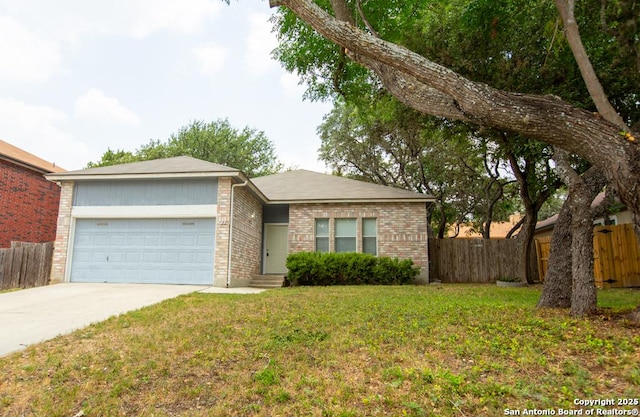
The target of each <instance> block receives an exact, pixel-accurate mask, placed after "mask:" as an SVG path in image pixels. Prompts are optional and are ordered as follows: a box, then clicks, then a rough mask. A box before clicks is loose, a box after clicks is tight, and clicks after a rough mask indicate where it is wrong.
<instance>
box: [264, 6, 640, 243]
mask: <svg viewBox="0 0 640 417" xmlns="http://www.w3.org/2000/svg"><path fill="white" fill-rule="evenodd" d="M339 1H342V0H339ZM269 4H270V5H271V6H272V7H274V6H286V7H288V8H290V9H291V10H292V11H293V12H294V13H295V14H296V15H297V16H298V17H300V18H301V19H302V20H304V21H305V22H307V23H308V24H309V25H311V26H312V27H313V28H314V29H315V30H317V31H318V33H320V34H321V35H322V36H324V37H326V38H327V39H329V40H331V41H332V42H335V43H336V44H338V45H340V46H342V47H344V48H345V50H346V51H347V53H348V55H349V57H350V58H351V59H353V60H355V61H356V62H358V63H360V64H362V65H364V66H366V67H367V68H369V69H371V70H372V71H374V72H375V73H376V74H377V75H378V76H379V77H380V79H381V81H382V82H383V84H384V86H385V88H386V89H387V90H388V91H389V92H390V93H391V94H392V95H394V96H395V97H396V98H397V99H398V100H400V101H402V102H403V103H405V104H407V105H408V106H409V107H412V108H414V109H416V110H418V111H421V112H423V113H426V114H431V115H434V116H440V117H446V118H450V119H455V120H462V121H467V122H472V123H476V124H478V125H482V126H486V127H491V128H495V129H498V130H501V131H512V132H516V133H519V134H520V135H522V136H525V137H529V138H532V139H537V140H540V141H542V142H545V143H547V144H549V145H553V146H557V147H559V148H561V149H564V150H566V151H568V152H571V153H575V154H577V155H580V156H581V157H583V158H584V159H586V160H587V161H589V162H590V163H591V164H593V165H595V166H597V167H599V168H600V169H601V171H602V172H603V173H604V175H605V176H606V177H607V180H608V182H609V184H611V185H612V186H613V187H615V189H616V191H617V193H618V197H619V198H620V200H621V201H622V202H623V203H624V204H626V206H627V207H628V208H629V210H630V211H631V212H632V213H633V214H634V219H633V222H634V226H635V230H636V234H637V236H638V238H639V239H640V186H639V185H638V183H639V179H640V146H639V145H638V144H639V143H640V142H639V141H638V140H636V137H638V136H640V134H637V133H635V132H627V131H625V130H623V129H621V127H620V126H617V125H616V124H615V123H612V122H609V121H607V120H605V119H603V118H602V117H600V116H599V115H594V114H593V113H592V112H589V111H587V110H584V109H580V108H577V107H574V106H572V105H570V104H569V103H567V102H565V101H563V100H561V99H558V98H557V97H551V96H539V95H528V94H517V93H509V92H505V91H500V90H496V89H494V88H491V87H489V86H488V85H486V84H482V83H476V82H473V81H471V80H468V79H466V78H464V77H462V76H461V75H459V74H457V73H455V72H453V71H451V70H450V69H448V68H445V67H443V66H441V65H438V64H436V63H434V62H432V61H429V60H428V59H426V58H425V57H423V56H421V55H419V54H416V53H414V52H412V51H410V50H408V49H407V48H404V47H402V46H399V45H396V44H393V43H391V42H387V41H384V40H382V39H379V38H376V37H375V36H372V35H370V34H368V33H366V32H364V31H362V30H359V29H358V28H356V27H355V26H354V25H352V24H350V23H347V22H344V21H340V20H338V19H336V18H334V17H332V16H331V15H329V14H328V13H326V12H325V11H323V10H322V9H321V8H320V7H318V6H317V5H316V4H315V2H314V1H313V0H270V2H269Z"/></svg>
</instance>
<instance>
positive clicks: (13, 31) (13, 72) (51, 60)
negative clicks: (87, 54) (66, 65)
mask: <svg viewBox="0 0 640 417" xmlns="http://www.w3.org/2000/svg"><path fill="white" fill-rule="evenodd" d="M0 56H1V57H2V59H0V80H8V81H22V82H38V83H41V82H45V81H47V80H48V79H49V77H50V76H51V75H52V74H53V73H54V72H56V71H57V70H58V69H59V68H60V65H61V62H62V57H61V55H60V48H59V47H58V45H57V44H56V43H55V42H52V41H50V40H48V39H45V38H43V37H42V36H40V35H39V34H37V33H36V32H33V31H30V30H29V29H27V28H26V27H25V26H23V25H22V24H20V23H19V22H18V21H16V20H15V19H13V18H11V17H7V16H0Z"/></svg>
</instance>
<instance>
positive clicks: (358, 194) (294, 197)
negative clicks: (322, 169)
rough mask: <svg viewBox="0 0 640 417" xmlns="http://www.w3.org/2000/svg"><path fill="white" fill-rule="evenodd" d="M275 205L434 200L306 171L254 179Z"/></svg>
mask: <svg viewBox="0 0 640 417" xmlns="http://www.w3.org/2000/svg"><path fill="white" fill-rule="evenodd" d="M251 182H253V184H254V185H255V186H256V187H257V188H258V189H259V190H260V191H261V192H262V193H263V194H264V195H265V196H266V197H267V199H269V201H270V202H272V203H293V202H326V201H331V202H340V201H344V202H347V201H361V202H363V201H399V200H400V201H416V202H421V201H424V202H428V201H433V197H431V196H429V195H426V194H418V193H415V192H412V191H407V190H402V189H399V188H394V187H388V186H385V185H380V184H373V183H369V182H364V181H358V180H352V179H349V178H344V177H338V176H336V175H327V174H320V173H317V172H313V171H307V170H304V169H300V170H295V171H288V172H284V173H281V174H274V175H267V176H264V177H258V178H253V179H252V180H251Z"/></svg>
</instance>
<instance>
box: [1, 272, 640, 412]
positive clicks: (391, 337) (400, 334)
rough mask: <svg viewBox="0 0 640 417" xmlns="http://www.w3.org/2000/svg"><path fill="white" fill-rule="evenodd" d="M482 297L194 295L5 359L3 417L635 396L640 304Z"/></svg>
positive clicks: (337, 291)
mask: <svg viewBox="0 0 640 417" xmlns="http://www.w3.org/2000/svg"><path fill="white" fill-rule="evenodd" d="M539 293H540V290H539V289H536V288H517V289H511V288H496V287H494V286H482V285H445V286H427V287H413V286H404V287H325V288H293V289H291V288H289V289H281V290H273V291H268V292H266V293H263V294H259V295H219V294H190V295H186V296H181V297H178V298H176V299H173V300H169V301H166V302H163V303H161V304H159V305H156V306H152V307H149V308H145V309H142V310H139V311H136V312H132V313H129V314H125V315H122V316H119V317H116V318H112V319H110V320H107V321H106V322H103V323H99V324H95V325H92V326H90V327H87V328H86V329H83V330H81V331H77V332H75V333H73V334H71V335H68V336H63V337H59V338H56V339H54V340H52V341H49V342H46V343H42V344H38V345H35V346H33V347H30V348H28V349H27V350H25V351H23V352H19V353H15V354H13V355H10V356H7V357H5V358H0V415H8V416H14V415H43V416H44V415H46V416H73V415H77V414H78V413H81V414H84V415H86V416H94V415H103V416H227V415H258V416H273V415H287V416H288V415H315V416H368V415H412V416H453V415H456V416H458V415H466V416H482V415H487V416H493V415H504V409H505V408H511V409H523V408H537V409H546V408H558V407H564V408H573V407H574V406H573V405H572V403H573V400H574V399H576V398H609V397H612V398H622V397H634V396H637V395H638V392H640V389H639V387H640V336H639V332H638V328H637V327H634V325H632V324H631V323H629V322H627V321H625V320H623V319H619V318H618V313H620V312H623V311H625V310H628V309H631V308H632V307H634V306H635V305H637V304H640V291H625V290H619V291H606V292H602V293H601V294H600V299H601V305H602V307H603V314H602V315H601V316H599V317H596V318H593V319H588V320H575V319H570V318H569V317H568V316H567V312H563V311H536V310H535V304H536V302H537V299H538V297H539Z"/></svg>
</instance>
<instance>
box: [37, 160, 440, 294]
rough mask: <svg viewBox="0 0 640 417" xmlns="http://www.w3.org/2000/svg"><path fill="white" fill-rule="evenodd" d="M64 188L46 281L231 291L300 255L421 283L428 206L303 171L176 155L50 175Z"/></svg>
mask: <svg viewBox="0 0 640 417" xmlns="http://www.w3.org/2000/svg"><path fill="white" fill-rule="evenodd" d="M48 178H49V179H50V180H52V181H56V182H58V183H59V184H60V185H61V187H62V196H61V199H60V211H59V220H58V225H59V226H58V234H57V237H56V243H55V252H54V260H53V268H52V276H51V280H52V282H67V281H71V282H136V283H171V284H202V285H213V286H217V287H225V286H228V287H238V286H246V285H248V284H249V282H250V280H251V279H252V277H253V276H255V275H259V274H284V273H286V265H285V262H286V258H287V255H288V254H289V253H293V252H298V251H329V252H337V251H338V252H339V251H355V252H369V253H373V254H375V255H381V256H390V257H399V258H411V259H413V261H414V263H415V264H416V265H418V266H420V267H421V269H422V275H421V279H422V280H425V281H426V280H427V274H428V264H427V257H428V251H427V223H426V222H427V220H426V219H427V205H428V204H430V203H431V202H432V201H433V198H432V197H430V196H426V195H423V194H417V193H413V192H410V191H406V190H400V189H396V188H391V187H386V186H382V185H377V184H370V183H366V182H361V181H355V180H351V179H346V178H341V177H337V176H332V175H325V174H318V173H315V172H311V171H305V170H296V171H289V172H285V173H281V174H275V175H269V176H265V177H260V178H255V179H249V178H247V177H246V176H245V175H244V174H243V173H242V172H240V171H239V170H237V169H234V168H229V167H226V166H222V165H218V164H213V163H210V162H205V161H201V160H198V159H194V158H190V157H186V156H182V157H176V158H168V159H159V160H152V161H144V162H135V163H130V164H122V165H115V166H109V167H98V168H90V169H85V170H81V171H72V172H65V173H59V174H51V175H49V176H48Z"/></svg>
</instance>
